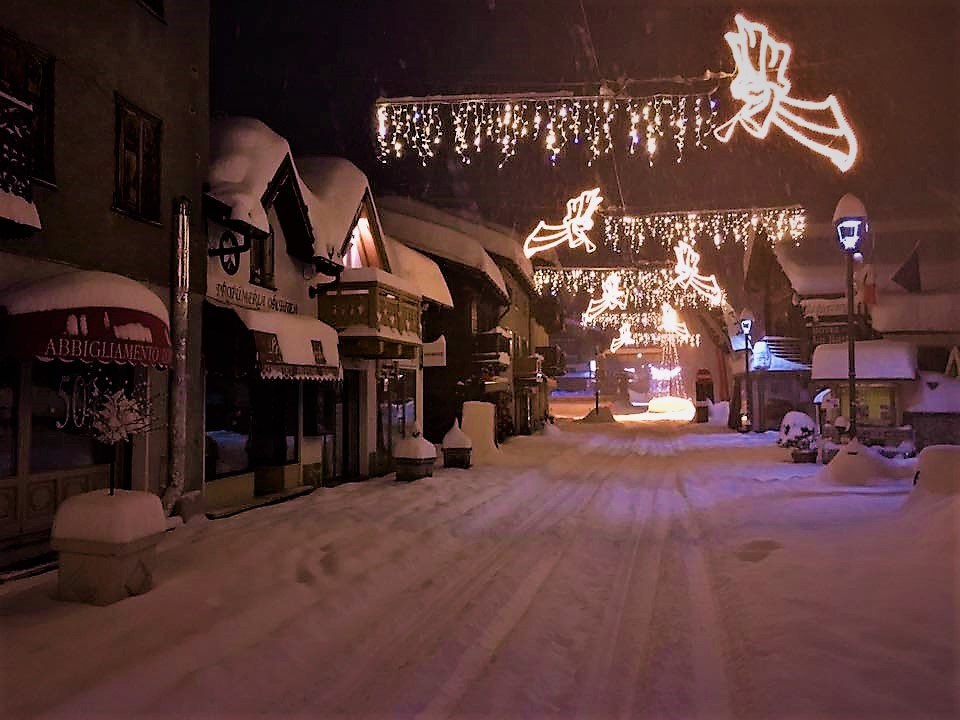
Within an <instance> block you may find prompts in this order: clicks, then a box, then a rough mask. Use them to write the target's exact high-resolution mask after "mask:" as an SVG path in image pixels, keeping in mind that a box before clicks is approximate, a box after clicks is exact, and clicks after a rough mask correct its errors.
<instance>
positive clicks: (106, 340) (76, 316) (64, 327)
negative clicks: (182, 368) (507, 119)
mask: <svg viewBox="0 0 960 720" xmlns="http://www.w3.org/2000/svg"><path fill="white" fill-rule="evenodd" d="M7 324H8V326H9V332H8V334H7V337H9V338H11V339H13V343H12V344H13V347H14V351H15V352H16V353H17V354H19V355H20V356H21V357H24V358H29V357H36V358H38V359H40V360H64V361H72V360H80V361H82V362H100V363H117V364H121V365H122V364H130V365H144V366H157V367H165V366H167V365H169V364H170V358H171V354H172V351H171V346H170V330H169V328H168V326H167V324H166V323H165V322H164V321H163V320H162V319H160V318H157V317H154V316H153V315H150V314H149V313H145V312H142V311H140V310H130V309H127V308H106V307H84V308H69V309H62V310H45V311H41V312H32V313H25V314H22V315H12V316H10V317H9V318H7Z"/></svg>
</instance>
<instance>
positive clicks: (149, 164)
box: [113, 95, 161, 222]
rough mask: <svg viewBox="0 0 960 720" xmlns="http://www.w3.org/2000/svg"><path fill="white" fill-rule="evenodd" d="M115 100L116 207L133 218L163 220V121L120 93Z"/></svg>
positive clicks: (114, 202) (114, 198) (153, 220)
mask: <svg viewBox="0 0 960 720" xmlns="http://www.w3.org/2000/svg"><path fill="white" fill-rule="evenodd" d="M116 103H117V129H116V136H117V145H116V172H115V188H114V196H113V206H114V208H116V209H117V210H121V211H123V212H125V213H128V214H130V215H133V216H134V217H138V218H141V219H143V220H149V221H151V222H160V139H161V138H160V135H161V123H160V120H159V119H158V118H156V117H153V116H152V115H149V114H148V113H146V112H144V111H143V110H141V109H140V108H138V107H136V106H135V105H133V104H132V103H130V102H129V101H127V100H126V99H124V98H123V97H121V96H120V95H117V96H116Z"/></svg>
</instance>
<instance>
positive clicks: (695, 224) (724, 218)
mask: <svg viewBox="0 0 960 720" xmlns="http://www.w3.org/2000/svg"><path fill="white" fill-rule="evenodd" d="M760 229H762V230H763V231H764V234H765V235H766V238H767V240H768V242H770V243H771V244H773V243H781V242H786V241H789V242H793V243H794V244H796V245H799V244H800V241H801V240H803V237H804V233H805V232H806V229H807V212H806V210H804V208H802V207H800V206H796V205H793V206H788V207H773V208H756V209H749V208H741V209H735V210H692V211H686V212H666V213H651V214H649V215H606V216H604V218H603V233H604V242H605V245H606V247H607V248H609V249H610V250H612V251H614V252H618V253H620V252H627V251H629V252H631V253H638V252H640V250H641V248H644V247H653V248H671V247H675V246H676V245H677V243H679V242H686V243H689V244H690V245H694V246H695V245H697V243H698V242H700V243H712V244H713V245H714V247H717V248H719V247H720V246H721V245H724V244H726V243H728V242H735V243H737V244H739V245H744V244H745V243H746V242H747V240H748V239H749V238H750V236H751V235H752V234H753V233H754V232H755V231H757V230H760Z"/></svg>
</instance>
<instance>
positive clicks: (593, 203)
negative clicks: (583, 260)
mask: <svg viewBox="0 0 960 720" xmlns="http://www.w3.org/2000/svg"><path fill="white" fill-rule="evenodd" d="M602 202H603V198H602V197H601V196H600V188H594V189H593V190H584V191H583V192H582V193H580V194H579V195H578V196H577V197H575V198H571V199H569V200H567V214H566V215H565V216H564V218H563V224H562V225H547V224H546V223H545V222H544V221H543V220H541V221H540V222H539V223H538V224H537V227H536V228H534V230H533V232H532V233H530V234H529V235H528V236H527V239H526V240H525V241H524V243H523V254H524V255H526V256H527V257H528V258H529V257H533V256H534V255H536V254H537V253H538V252H543V251H544V250H550V249H552V248H555V247H557V245H562V244H563V243H568V244H569V245H570V247H571V248H578V247H580V246H581V245H583V246H584V247H585V248H586V250H587V252H588V253H592V252H593V251H594V250H596V249H597V246H596V245H595V244H593V243H592V242H591V241H590V238H588V237H587V235H586V233H588V232H590V230H592V229H593V213H594V212H596V210H597V208H598V207H599V206H600V203H602Z"/></svg>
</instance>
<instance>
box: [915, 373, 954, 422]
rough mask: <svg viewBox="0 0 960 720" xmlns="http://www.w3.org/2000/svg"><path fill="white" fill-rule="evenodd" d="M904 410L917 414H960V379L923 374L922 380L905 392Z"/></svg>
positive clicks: (921, 375) (941, 374) (942, 375)
mask: <svg viewBox="0 0 960 720" xmlns="http://www.w3.org/2000/svg"><path fill="white" fill-rule="evenodd" d="M903 409H904V411H905V412H915V413H960V379H957V378H953V377H950V376H949V375H944V374H943V373H935V372H921V373H920V379H919V380H917V382H916V383H914V384H913V385H912V386H911V387H910V388H909V389H907V390H905V392H904V400H903Z"/></svg>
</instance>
